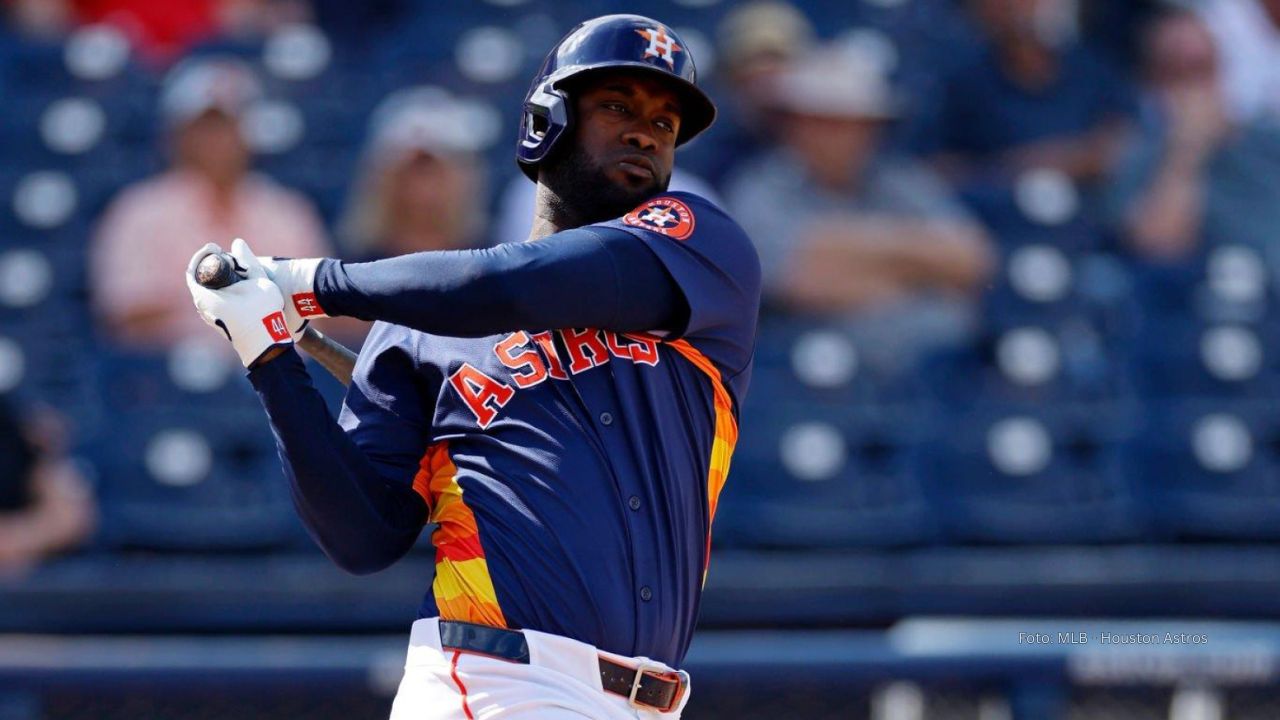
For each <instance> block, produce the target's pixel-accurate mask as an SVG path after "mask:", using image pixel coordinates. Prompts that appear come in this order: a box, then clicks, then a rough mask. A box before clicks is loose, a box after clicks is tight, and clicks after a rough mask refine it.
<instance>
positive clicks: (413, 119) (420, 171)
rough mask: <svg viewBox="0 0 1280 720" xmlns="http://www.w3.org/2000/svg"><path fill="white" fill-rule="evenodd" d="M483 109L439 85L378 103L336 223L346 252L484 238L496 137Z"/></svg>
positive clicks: (458, 244) (377, 254) (366, 254)
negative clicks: (488, 153)
mask: <svg viewBox="0 0 1280 720" xmlns="http://www.w3.org/2000/svg"><path fill="white" fill-rule="evenodd" d="M484 114H485V112H484V110H483V109H482V108H481V107H480V106H479V105H477V104H476V103H474V102H471V101H467V100H462V99H458V98H454V97H452V96H451V95H450V94H449V93H448V92H447V91H445V90H443V89H441V88H435V87H419V88H411V89H407V90H401V91H399V92H397V93H394V94H392V95H391V96H390V97H388V98H387V99H386V100H384V101H383V102H382V104H381V105H379V106H378V108H377V109H375V110H374V113H373V117H372V120H371V121H370V123H369V125H370V128H369V139H368V141H367V145H366V147H365V151H364V158H363V160H362V163H361V172H360V177H359V178H358V179H357V180H356V182H355V184H354V186H353V191H352V196H351V198H350V200H349V201H348V203H347V208H346V209H345V211H344V212H343V217H342V220H341V222H340V224H339V231H338V235H339V239H340V240H341V242H342V245H343V250H344V252H345V253H346V254H347V255H349V256H352V257H355V258H359V259H363V260H373V259H377V258H384V257H391V256H394V255H403V254H405V253H412V252H419V251H422V250H458V249H462V248H468V247H474V246H478V245H483V244H484V242H483V241H484V234H485V217H486V215H487V212H486V211H487V208H486V207H485V198H486V197H488V191H487V189H486V184H487V183H486V173H485V165H484V158H483V157H482V156H481V155H480V152H481V150H482V149H483V148H484V146H485V145H487V144H488V143H489V142H491V141H492V139H493V138H492V137H491V135H492V134H493V133H492V132H491V131H488V130H486V128H485V127H484V125H485V119H484V117H483V116H484Z"/></svg>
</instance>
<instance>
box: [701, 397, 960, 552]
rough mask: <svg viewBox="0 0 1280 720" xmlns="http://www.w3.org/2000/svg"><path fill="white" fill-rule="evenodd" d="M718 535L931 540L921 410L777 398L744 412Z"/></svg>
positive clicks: (792, 541)
mask: <svg viewBox="0 0 1280 720" xmlns="http://www.w3.org/2000/svg"><path fill="white" fill-rule="evenodd" d="M744 418H745V419H744V422H743V426H742V429H741V435H740V437H739V440H738V445H737V450H736V452H735V454H734V458H733V467H732V471H731V473H730V476H729V485H728V486H727V487H726V489H725V492H724V494H723V495H722V496H721V501H720V506H719V510H718V511H717V517H716V524H715V531H714V533H713V537H714V538H715V539H716V541H717V542H718V543H720V544H723V545H728V546H746V547H788V548H810V549H819V548H837V547H858V546H870V547H894V546H901V545H909V544H917V543H922V542H927V541H929V540H930V539H932V538H933V537H934V536H935V533H936V518H935V517H934V516H933V513H932V511H931V508H930V507H929V506H928V504H927V502H926V500H925V495H924V491H923V488H922V487H921V486H920V481H919V477H918V476H916V475H914V474H912V473H911V472H910V468H909V457H910V448H911V447H912V446H913V445H914V444H916V443H918V442H919V441H920V438H921V437H922V436H923V435H924V434H925V433H926V432H928V429H929V428H928V423H927V422H926V421H924V420H923V419H922V418H921V417H920V416H919V414H918V413H912V412H903V411H899V412H896V413H895V412H890V411H888V410H887V409H885V408H881V409H879V410H878V411H875V412H858V409H857V408H856V407H850V408H835V407H827V408H820V407H816V406H807V405H803V404H799V403H796V402H792V403H790V404H781V403H776V402H771V403H770V405H769V406H768V407H767V408H758V407H757V408H749V409H746V410H744Z"/></svg>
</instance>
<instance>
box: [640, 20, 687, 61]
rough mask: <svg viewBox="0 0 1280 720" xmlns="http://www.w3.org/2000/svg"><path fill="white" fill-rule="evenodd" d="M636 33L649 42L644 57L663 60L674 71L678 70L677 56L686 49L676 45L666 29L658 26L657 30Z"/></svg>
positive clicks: (649, 29) (647, 29)
mask: <svg viewBox="0 0 1280 720" xmlns="http://www.w3.org/2000/svg"><path fill="white" fill-rule="evenodd" d="M636 32H637V33H639V35H640V36H641V37H643V38H644V39H645V40H648V41H649V47H647V48H645V50H644V57H646V58H651V57H656V58H662V59H663V60H665V61H666V63H667V66H668V67H670V68H671V69H672V70H675V69H676V56H675V54H676V53H678V52H680V51H681V50H683V49H684V48H682V47H680V46H679V45H677V44H676V41H675V39H674V38H672V37H671V36H670V35H669V34H667V29H666V28H664V27H662V26H658V27H655V28H645V29H644V30H636Z"/></svg>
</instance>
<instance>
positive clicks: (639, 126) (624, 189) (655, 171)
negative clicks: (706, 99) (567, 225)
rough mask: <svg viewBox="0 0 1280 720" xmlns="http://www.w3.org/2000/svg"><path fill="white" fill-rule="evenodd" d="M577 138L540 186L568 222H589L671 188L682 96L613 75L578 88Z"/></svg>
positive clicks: (547, 167) (546, 166)
mask: <svg viewBox="0 0 1280 720" xmlns="http://www.w3.org/2000/svg"><path fill="white" fill-rule="evenodd" d="M571 95H572V97H573V98H574V128H575V129H574V137H573V141H572V142H569V143H565V144H564V145H562V146H561V147H563V148H564V149H563V150H561V151H559V152H557V153H553V155H552V156H551V157H550V158H548V159H547V161H546V162H544V163H543V164H542V167H541V168H540V173H539V176H538V181H539V182H540V183H543V184H545V185H546V186H547V187H549V188H551V189H552V190H553V191H554V192H555V194H556V196H557V197H558V198H560V202H561V204H562V205H563V206H564V207H563V209H564V211H565V213H566V215H567V216H569V217H571V218H573V220H574V222H578V223H581V224H590V223H593V222H600V221H603V220H610V219H612V218H616V217H619V216H621V215H622V214H624V213H626V212H627V211H628V210H630V209H632V208H634V207H635V206H636V205H639V204H640V203H641V202H643V201H644V200H647V199H649V198H650V197H653V196H654V195H656V194H658V193H660V192H662V191H664V190H666V189H667V183H669V182H670V181H671V167H672V165H673V164H674V163H675V153H676V137H677V135H679V133H680V105H679V98H678V96H677V95H676V94H675V93H674V92H672V91H671V90H670V89H668V88H667V87H666V85H665V84H663V83H661V82H659V81H655V80H653V79H650V78H646V77H643V76H635V75H628V74H623V73H611V74H607V75H598V76H595V77H592V78H588V79H586V81H585V82H584V83H582V84H581V85H577V86H575V87H574V88H573V89H572V92H571Z"/></svg>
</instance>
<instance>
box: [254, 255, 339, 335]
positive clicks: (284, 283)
mask: <svg viewBox="0 0 1280 720" xmlns="http://www.w3.org/2000/svg"><path fill="white" fill-rule="evenodd" d="M257 259H258V262H259V263H260V264H261V265H262V268H263V269H264V270H265V271H266V273H267V277H269V278H271V281H272V282H274V283H275V284H276V286H277V287H279V288H280V293H281V294H282V295H284V319H285V322H286V323H288V325H289V332H290V333H291V334H292V335H293V339H294V340H295V341H296V340H297V339H298V338H300V337H302V331H303V330H305V329H306V327H307V323H308V322H310V320H311V318H318V317H329V316H328V315H326V314H325V312H324V310H323V309H321V307H320V303H319V302H318V301H316V292H315V285H316V268H318V267H320V258H308V259H303V260H291V259H289V258H278V257H262V256H259V257H258V258H257Z"/></svg>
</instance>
